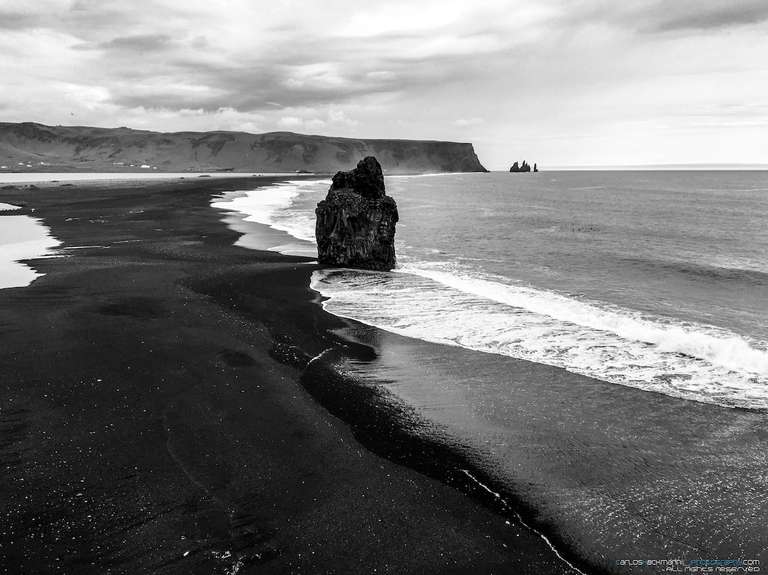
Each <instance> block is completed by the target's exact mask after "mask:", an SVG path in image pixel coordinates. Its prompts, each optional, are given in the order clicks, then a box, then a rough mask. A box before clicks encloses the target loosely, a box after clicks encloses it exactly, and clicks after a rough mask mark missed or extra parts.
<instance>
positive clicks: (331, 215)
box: [315, 156, 398, 270]
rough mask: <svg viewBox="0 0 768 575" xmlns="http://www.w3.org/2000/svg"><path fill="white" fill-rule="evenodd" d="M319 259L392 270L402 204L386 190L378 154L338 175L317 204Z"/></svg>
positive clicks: (332, 263)
mask: <svg viewBox="0 0 768 575" xmlns="http://www.w3.org/2000/svg"><path fill="white" fill-rule="evenodd" d="M315 214H317V222H316V224H315V237H316V238H317V259H318V261H319V262H320V263H321V264H327V265H334V266H343V267H354V268H363V269H370V270H391V269H392V268H393V267H395V224H396V223H397V220H398V214H397V204H396V203H395V200H393V199H392V198H391V197H390V196H388V195H386V192H385V190H384V174H383V173H382V171H381V165H380V164H379V162H378V160H376V158H374V157H373V156H368V157H366V158H364V159H362V160H360V162H358V164H357V167H356V168H355V169H354V170H350V171H349V172H338V173H337V174H336V175H335V176H333V181H332V183H331V187H330V189H329V190H328V195H327V196H326V197H325V199H324V200H322V201H321V202H320V203H318V204H317V208H316V209H315Z"/></svg>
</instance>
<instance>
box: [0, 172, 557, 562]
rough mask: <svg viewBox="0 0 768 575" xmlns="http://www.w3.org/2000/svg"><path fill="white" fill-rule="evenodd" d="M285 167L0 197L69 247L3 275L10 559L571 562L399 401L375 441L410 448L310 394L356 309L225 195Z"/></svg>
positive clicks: (0, 313) (0, 320)
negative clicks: (426, 439)
mask: <svg viewBox="0 0 768 575" xmlns="http://www.w3.org/2000/svg"><path fill="white" fill-rule="evenodd" d="M274 181H275V179H274V178H261V179H257V178H245V179H242V180H240V179H234V178H230V179H226V180H225V179H221V180H217V179H216V178H211V179H206V180H204V181H201V180H185V181H173V182H153V183H147V182H132V183H127V182H123V183H112V184H109V183H90V184H89V183H80V184H77V185H74V186H73V185H66V186H61V185H59V184H39V185H38V186H36V187H34V188H32V187H27V186H17V187H6V188H4V189H3V190H2V191H0V201H2V202H7V203H10V204H13V205H15V206H20V207H21V210H20V213H34V215H35V217H37V218H40V219H41V220H42V221H43V222H44V224H45V225H46V226H48V228H49V229H50V230H51V234H52V235H53V236H54V237H56V238H57V239H58V240H59V241H60V242H61V244H62V245H61V246H60V254H61V255H60V256H58V257H53V258H46V259H40V260H35V261H32V262H29V263H30V264H31V265H32V266H33V267H34V268H35V269H36V270H38V271H40V272H42V273H44V274H45V275H44V276H42V277H40V278H38V279H37V280H36V281H35V282H33V283H32V284H31V285H30V286H28V287H23V288H13V289H4V290H0V326H2V327H1V328H0V329H2V333H3V342H4V344H3V347H2V349H1V350H0V365H1V366H2V374H3V381H2V386H0V405H1V406H2V410H1V411H0V426H2V430H3V435H2V438H3V442H2V445H1V446H0V457H1V458H2V465H3V470H4V471H3V474H2V477H0V483H1V484H2V486H1V489H2V492H3V493H4V495H5V497H4V498H3V501H2V507H3V508H2V513H3V517H4V522H3V526H2V531H3V532H2V540H3V543H2V546H0V564H2V565H3V566H5V568H6V569H7V570H8V572H15V573H54V572H77V573H83V574H87V573H94V574H95V573H104V572H105V570H109V571H110V572H114V573H139V572H152V573H158V574H161V573H200V574H202V573H205V574H210V573H287V572H312V573H330V572H336V573H363V572H379V573H386V572H391V573H406V572H418V573H469V572H471V573H483V572H484V573H490V572H499V573H568V572H572V571H571V569H570V568H569V567H568V565H567V564H566V563H564V562H563V561H562V560H561V559H560V558H559V557H558V556H556V554H555V553H553V552H552V549H551V548H550V547H549V545H548V544H547V543H546V542H545V541H544V540H543V539H542V538H541V537H540V536H538V535H537V534H536V533H534V532H532V531H530V530H528V529H526V528H525V527H524V526H522V525H521V524H519V523H518V522H515V521H514V520H512V521H510V516H505V515H504V514H503V513H500V512H498V510H495V509H493V497H492V496H491V497H489V496H488V494H487V493H485V492H484V491H483V490H482V489H479V488H478V489H476V491H477V497H478V498H477V499H473V498H469V497H467V496H466V495H465V494H464V493H462V491H461V490H458V489H454V488H452V487H450V486H448V485H447V484H446V482H445V481H439V480H437V479H435V478H430V477H429V475H430V474H432V475H435V476H437V475H438V474H437V473H434V468H431V467H429V465H428V462H429V461H430V458H432V457H433V456H434V455H435V454H436V452H435V451H434V450H432V451H430V449H429V448H428V447H429V446H428V445H427V444H425V443H423V442H422V443H419V442H418V441H413V442H411V440H409V439H407V437H406V436H404V435H403V434H402V433H400V432H399V431H396V430H395V429H394V428H390V427H388V425H387V424H386V421H387V419H386V414H380V416H379V417H377V418H370V419H369V420H368V427H367V429H366V430H365V431H366V434H371V433H373V431H374V429H373V428H374V427H376V426H378V428H377V429H378V432H377V433H375V434H374V435H375V436H376V437H377V441H378V442H379V444H380V445H381V446H385V447H386V449H384V448H382V449H381V450H376V451H378V452H381V453H386V452H387V451H390V452H392V453H394V454H400V457H399V459H398V457H395V456H392V457H388V458H385V457H382V456H379V455H375V454H374V453H373V452H372V451H369V450H368V449H366V448H365V447H363V445H362V444H361V443H359V441H358V439H357V437H356V435H357V434H356V433H355V432H354V429H353V428H350V427H348V425H347V424H346V423H345V422H344V421H342V420H341V419H338V418H337V417H336V416H335V415H332V411H334V410H331V411H328V410H327V409H326V408H325V407H324V406H323V404H322V402H318V401H317V400H316V399H314V398H322V396H323V393H322V386H323V385H324V383H323V382H327V383H329V384H333V382H332V380H331V379H330V378H329V377H324V376H323V373H324V371H327V369H328V368H327V367H326V363H325V361H324V359H323V354H325V355H334V354H335V355H338V354H344V353H346V352H349V351H350V350H351V347H350V346H352V345H353V344H350V343H348V342H347V343H345V342H343V341H342V340H340V339H338V338H336V337H334V335H333V333H332V332H333V330H337V329H341V328H343V327H345V326H346V325H347V324H346V322H343V321H341V320H339V319H337V318H335V317H334V316H331V315H329V314H327V313H325V312H323V310H322V309H321V307H320V306H318V305H317V304H316V303H315V301H314V299H315V298H316V294H315V293H314V292H312V291H311V290H310V289H309V288H308V284H309V277H310V275H311V273H312V271H313V270H314V269H316V265H315V264H312V263H311V260H309V259H307V258H297V257H290V256H284V255H280V254H277V253H273V252H266V251H264V252H259V251H254V250H248V249H245V248H241V247H237V246H234V245H233V244H234V242H235V241H236V239H237V237H238V234H237V233H236V232H233V231H231V230H230V229H229V228H228V227H227V226H226V225H225V223H223V222H222V221H221V219H222V213H221V211H219V210H215V209H212V208H211V207H210V202H211V199H212V197H214V196H215V195H217V194H219V193H222V192H225V191H229V190H234V189H253V188H255V187H257V186H258V185H268V184H270V183H273V182H274ZM367 349H368V348H365V347H360V349H356V350H354V351H355V353H357V354H360V353H370V351H366V350H367ZM345 350H346V352H345ZM313 358H314V359H313ZM310 362H311V367H312V369H304V368H306V366H307V365H308V364H310ZM307 373H309V375H310V377H308V378H307V376H306V374H307ZM302 374H305V376H304V380H302ZM307 386H308V387H307ZM318 386H320V387H319V388H318ZM308 390H309V391H312V394H310V393H309V392H308ZM358 395H359V394H357V395H355V397H354V399H355V405H354V408H355V410H356V412H357V413H376V411H375V410H373V409H372V407H371V405H367V404H366V398H367V400H368V401H369V402H374V401H375V399H376V398H375V397H374V395H375V394H374V395H371V394H368V395H366V394H365V393H363V394H362V396H359V397H358ZM313 397H314V398H313ZM350 399H352V398H350ZM366 405H367V407H366ZM348 407H349V406H348ZM365 410H368V411H365ZM403 454H405V455H403ZM397 461H399V462H400V463H407V464H408V466H403V465H401V464H398V463H397ZM413 461H422V462H423V463H424V464H425V465H426V467H424V468H423V469H421V471H422V472H417V471H415V470H412V469H411V468H410V467H411V464H412V463H413ZM416 467H418V466H416ZM430 469H431V470H432V471H430ZM483 497H485V498H486V499H487V500H488V501H487V502H486V504H482V503H483Z"/></svg>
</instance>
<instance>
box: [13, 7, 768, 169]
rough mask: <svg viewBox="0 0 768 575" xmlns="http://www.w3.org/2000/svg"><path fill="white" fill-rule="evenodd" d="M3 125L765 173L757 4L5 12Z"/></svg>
mask: <svg viewBox="0 0 768 575" xmlns="http://www.w3.org/2000/svg"><path fill="white" fill-rule="evenodd" d="M0 78H2V81H1V82H0V120H2V121H37V122H42V123H47V124H78V125H96V126H106V127H114V126H128V127H132V128H146V129H153V130H162V131H177V130H213V129H227V130H244V131H249V132H265V131H274V130H290V131H294V132H303V133H319V134H328V135H340V136H355V137H369V138H371V137H373V138H416V139H444V140H454V141H471V142H473V143H474V144H475V149H476V151H477V153H478V155H479V156H480V159H481V160H482V161H483V162H484V163H485V165H486V166H487V167H489V168H492V169H500V168H506V167H508V166H509V165H510V164H511V163H512V161H514V160H522V159H523V158H525V159H527V160H529V161H531V162H532V161H537V162H539V163H540V165H542V166H553V165H610V164H618V165H621V164H644V163H650V164H656V163H690V162H696V163H698V162H702V163H721V162H735V163H768V129H767V128H768V0H664V1H659V0H581V1H578V0H541V1H533V0H526V1H517V2H516V1H510V0H505V1H501V0H498V1H496V0H490V1H486V0H458V1H454V0H439V1H434V2H433V1H420V0H406V1H399V0H377V1H375V2H367V1H365V0H322V1H321V0H317V1H316V2H308V1H301V2H300V1H291V0H286V1H271V2H266V1H261V0H231V1H225V0H178V1H173V0H141V1H139V0H134V1H116V0H74V1H71V0H35V1H34V2H20V1H18V0H0Z"/></svg>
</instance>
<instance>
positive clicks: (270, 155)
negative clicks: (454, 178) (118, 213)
mask: <svg viewBox="0 0 768 575" xmlns="http://www.w3.org/2000/svg"><path fill="white" fill-rule="evenodd" d="M365 156H375V157H376V158H377V159H378V160H379V162H381V165H382V167H383V169H384V170H385V171H386V172H387V173H388V174H416V173H426V172H484V171H485V168H483V166H482V164H481V163H480V161H479V160H478V158H477V155H476V154H475V151H474V149H473V148H472V144H469V143H456V142H437V141H429V140H372V139H357V138H335V137H329V136H316V135H307V134H294V133H291V132H271V133H268V134H248V133H245V132H174V133H159V132H149V131H145V130H131V129H129V128H109V129H107V128H90V127H85V126H44V125H42V124H34V123H31V122H25V123H21V124H9V123H2V122H0V170H2V166H6V170H16V171H118V172H122V171H141V170H142V169H151V170H158V171H165V172H175V171H179V172H180V171H188V170H191V171H211V170H226V171H234V172H293V171H297V170H303V171H309V172H322V173H334V172H336V171H337V170H347V169H349V167H350V166H352V165H353V162H354V161H355V160H357V159H358V158H362V157H365ZM142 166H145V168H142Z"/></svg>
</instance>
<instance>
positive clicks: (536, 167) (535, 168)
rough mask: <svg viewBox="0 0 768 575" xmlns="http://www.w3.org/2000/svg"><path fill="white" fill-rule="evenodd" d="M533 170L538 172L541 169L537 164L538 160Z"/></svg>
mask: <svg viewBox="0 0 768 575" xmlns="http://www.w3.org/2000/svg"><path fill="white" fill-rule="evenodd" d="M533 171H534V172H538V171H539V167H538V166H537V165H536V162H534V163H533Z"/></svg>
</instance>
